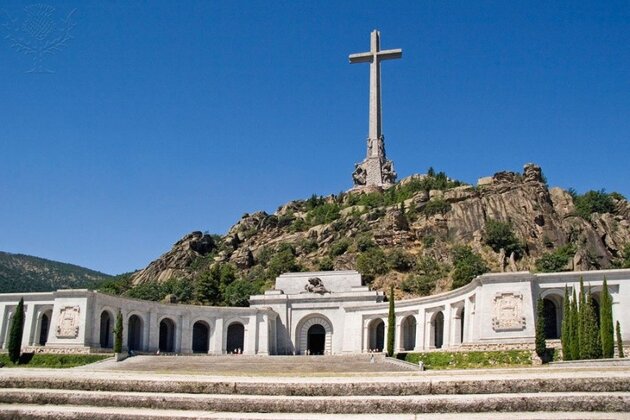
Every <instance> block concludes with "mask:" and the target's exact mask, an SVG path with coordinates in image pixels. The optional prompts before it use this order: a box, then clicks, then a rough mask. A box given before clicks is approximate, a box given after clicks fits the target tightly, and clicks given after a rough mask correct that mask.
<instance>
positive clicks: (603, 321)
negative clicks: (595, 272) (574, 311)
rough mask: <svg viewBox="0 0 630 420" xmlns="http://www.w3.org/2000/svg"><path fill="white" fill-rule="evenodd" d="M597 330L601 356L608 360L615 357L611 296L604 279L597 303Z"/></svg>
mask: <svg viewBox="0 0 630 420" xmlns="http://www.w3.org/2000/svg"><path fill="white" fill-rule="evenodd" d="M599 329H600V339H601V345H602V347H601V349H602V356H603V357H604V358H605V359H610V358H612V357H614V355H615V338H614V335H615V331H614V327H613V319H612V296H610V293H609V292H608V282H607V281H606V277H604V285H603V287H602V297H601V300H600V303H599Z"/></svg>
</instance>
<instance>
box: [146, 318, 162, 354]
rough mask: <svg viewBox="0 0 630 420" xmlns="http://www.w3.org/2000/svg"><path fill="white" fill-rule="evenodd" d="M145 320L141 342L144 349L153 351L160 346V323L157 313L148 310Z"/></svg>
mask: <svg viewBox="0 0 630 420" xmlns="http://www.w3.org/2000/svg"><path fill="white" fill-rule="evenodd" d="M146 321H147V322H146V325H145V326H144V331H142V344H143V347H144V351H149V352H152V353H155V352H157V350H158V349H159V348H160V324H159V323H158V315H157V313H156V312H150V313H149V316H147V317H146Z"/></svg>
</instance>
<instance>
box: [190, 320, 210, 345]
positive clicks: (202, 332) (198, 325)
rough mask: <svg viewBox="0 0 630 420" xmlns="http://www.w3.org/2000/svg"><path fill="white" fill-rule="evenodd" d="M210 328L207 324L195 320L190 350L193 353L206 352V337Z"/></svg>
mask: <svg viewBox="0 0 630 420" xmlns="http://www.w3.org/2000/svg"><path fill="white" fill-rule="evenodd" d="M209 337H210V328H209V327H208V324H206V323H205V322H202V321H197V322H195V324H194V325H193V338H192V350H193V353H208V338H209Z"/></svg>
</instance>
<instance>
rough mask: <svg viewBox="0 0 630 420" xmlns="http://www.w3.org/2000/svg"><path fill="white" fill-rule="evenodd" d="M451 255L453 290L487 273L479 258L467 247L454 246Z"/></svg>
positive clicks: (485, 266) (484, 264)
mask: <svg viewBox="0 0 630 420" xmlns="http://www.w3.org/2000/svg"><path fill="white" fill-rule="evenodd" d="M451 253H452V255H453V266H454V269H453V274H452V277H453V289H457V288H458V287H462V286H465V285H467V284H468V283H470V282H471V280H472V279H474V278H475V277H477V276H479V275H481V274H483V273H486V272H488V271H489V268H488V266H487V265H486V263H485V262H484V261H483V259H482V258H481V256H480V255H479V254H477V253H476V252H474V251H473V250H472V248H471V247H469V246H456V247H454V248H453V250H452V251H451Z"/></svg>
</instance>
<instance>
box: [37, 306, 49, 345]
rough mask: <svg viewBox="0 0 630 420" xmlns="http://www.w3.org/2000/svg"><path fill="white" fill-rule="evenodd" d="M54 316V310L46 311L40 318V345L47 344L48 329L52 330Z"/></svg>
mask: <svg viewBox="0 0 630 420" xmlns="http://www.w3.org/2000/svg"><path fill="white" fill-rule="evenodd" d="M51 317H52V311H46V312H44V313H43V314H42V316H41V319H40V320H39V337H38V340H37V343H38V344H39V345H40V346H45V345H46V342H47V341H48V331H49V330H50V318H51Z"/></svg>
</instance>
